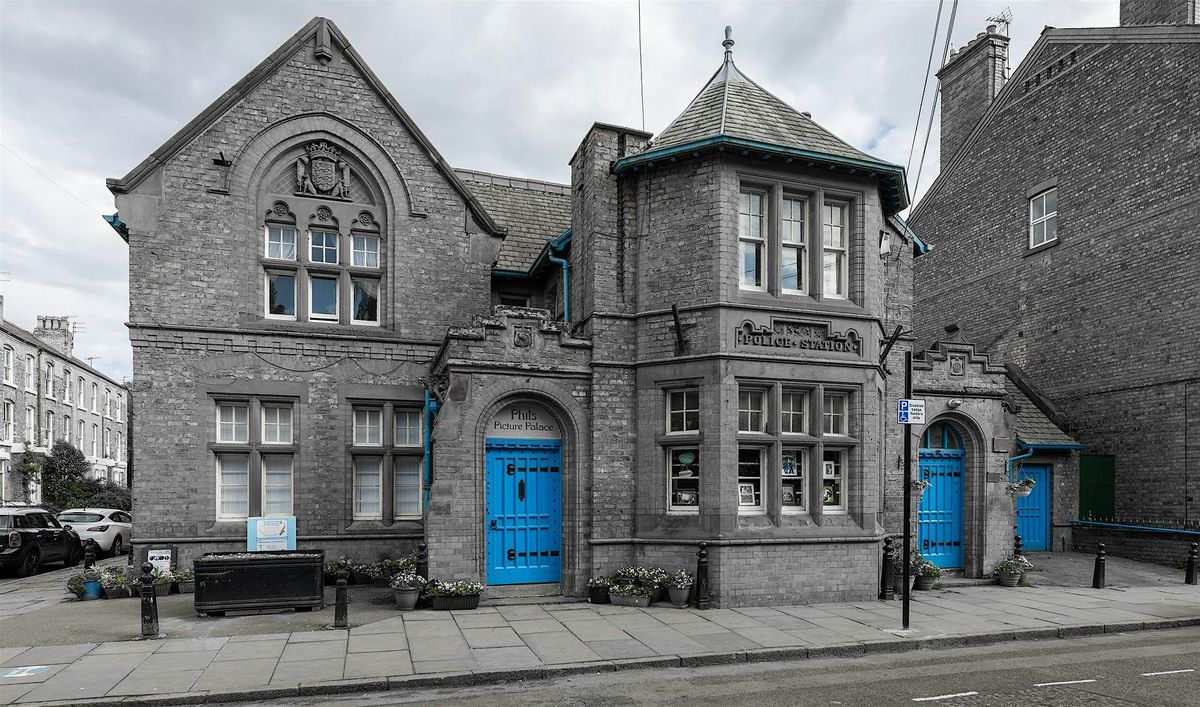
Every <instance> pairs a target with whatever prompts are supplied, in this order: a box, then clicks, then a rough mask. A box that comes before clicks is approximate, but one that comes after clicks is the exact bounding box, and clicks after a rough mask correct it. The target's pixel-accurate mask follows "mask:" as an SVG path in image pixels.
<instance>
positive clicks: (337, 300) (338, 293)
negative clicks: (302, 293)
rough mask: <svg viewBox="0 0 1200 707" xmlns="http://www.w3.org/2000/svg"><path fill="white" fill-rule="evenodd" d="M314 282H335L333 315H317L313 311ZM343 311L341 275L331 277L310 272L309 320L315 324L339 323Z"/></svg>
mask: <svg viewBox="0 0 1200 707" xmlns="http://www.w3.org/2000/svg"><path fill="white" fill-rule="evenodd" d="M314 280H333V314H323V313H322V314H317V313H316V312H314V311H313V294H314V293H315V292H316V288H315V287H313V281H314ZM341 311H342V279H341V276H339V275H330V274H327V273H322V272H310V273H309V274H308V318H309V320H310V321H315V322H337V321H339V320H340V319H341Z"/></svg>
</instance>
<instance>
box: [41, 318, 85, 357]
mask: <svg viewBox="0 0 1200 707" xmlns="http://www.w3.org/2000/svg"><path fill="white" fill-rule="evenodd" d="M37 322H38V323H37V329H34V330H33V335H34V336H36V337H37V338H39V339H41V340H42V341H44V342H46V343H47V344H48V345H49V346H50V347H51V348H53V349H54V350H56V351H58V352H59V353H61V354H62V355H64V356H68V357H69V356H71V355H72V353H71V352H72V351H73V350H74V349H75V334H74V332H72V331H71V320H70V319H68V318H67V317H52V316H48V315H42V316H39V317H38V318H37Z"/></svg>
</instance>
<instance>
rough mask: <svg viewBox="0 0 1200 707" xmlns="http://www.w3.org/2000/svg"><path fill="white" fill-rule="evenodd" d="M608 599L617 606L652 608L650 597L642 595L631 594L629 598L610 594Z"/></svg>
mask: <svg viewBox="0 0 1200 707" xmlns="http://www.w3.org/2000/svg"><path fill="white" fill-rule="evenodd" d="M608 599H609V601H611V602H612V603H613V604H616V605H617V606H641V607H647V606H650V597H648V596H644V595H641V594H631V595H629V596H624V595H621V594H609V595H608Z"/></svg>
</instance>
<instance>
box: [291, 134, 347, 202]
mask: <svg viewBox="0 0 1200 707" xmlns="http://www.w3.org/2000/svg"><path fill="white" fill-rule="evenodd" d="M304 152H305V154H303V155H301V156H300V157H299V158H297V159H296V193H297V194H305V195H310V196H327V197H331V198H334V199H347V198H349V191H350V165H349V164H347V163H346V161H345V160H343V159H342V158H341V151H340V150H338V149H337V148H336V147H334V146H333V145H330V144H329V143H328V142H325V141H324V140H322V141H320V142H314V143H312V144H310V145H309V146H308V147H307V148H305V150H304Z"/></svg>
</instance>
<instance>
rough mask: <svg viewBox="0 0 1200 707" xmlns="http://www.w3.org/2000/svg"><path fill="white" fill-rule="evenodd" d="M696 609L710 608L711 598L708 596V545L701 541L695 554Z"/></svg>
mask: <svg viewBox="0 0 1200 707" xmlns="http://www.w3.org/2000/svg"><path fill="white" fill-rule="evenodd" d="M696 608H697V609H711V608H712V597H710V596H709V595H708V543H706V542H703V541H701V543H700V552H697V553H696Z"/></svg>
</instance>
